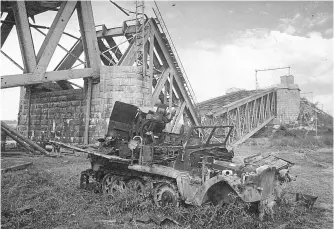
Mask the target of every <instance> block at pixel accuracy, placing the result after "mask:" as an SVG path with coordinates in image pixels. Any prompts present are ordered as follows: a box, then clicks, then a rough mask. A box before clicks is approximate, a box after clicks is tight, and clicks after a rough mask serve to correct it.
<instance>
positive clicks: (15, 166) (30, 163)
mask: <svg viewBox="0 0 334 229" xmlns="http://www.w3.org/2000/svg"><path fill="white" fill-rule="evenodd" d="M30 165H32V162H26V163H23V164H18V165H13V166H10V167H7V168H4V169H1V173H7V172H13V171H17V170H22V169H26V168H27V167H29V166H30Z"/></svg>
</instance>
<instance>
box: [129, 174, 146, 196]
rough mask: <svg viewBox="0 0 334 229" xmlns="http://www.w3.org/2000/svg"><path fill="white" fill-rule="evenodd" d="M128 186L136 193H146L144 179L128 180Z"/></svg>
mask: <svg viewBox="0 0 334 229" xmlns="http://www.w3.org/2000/svg"><path fill="white" fill-rule="evenodd" d="M127 187H128V188H129V189H130V190H131V191H134V192H136V193H140V194H142V193H144V190H145V185H144V183H143V181H141V180H140V179H137V178H135V179H131V180H129V181H128V182H127Z"/></svg>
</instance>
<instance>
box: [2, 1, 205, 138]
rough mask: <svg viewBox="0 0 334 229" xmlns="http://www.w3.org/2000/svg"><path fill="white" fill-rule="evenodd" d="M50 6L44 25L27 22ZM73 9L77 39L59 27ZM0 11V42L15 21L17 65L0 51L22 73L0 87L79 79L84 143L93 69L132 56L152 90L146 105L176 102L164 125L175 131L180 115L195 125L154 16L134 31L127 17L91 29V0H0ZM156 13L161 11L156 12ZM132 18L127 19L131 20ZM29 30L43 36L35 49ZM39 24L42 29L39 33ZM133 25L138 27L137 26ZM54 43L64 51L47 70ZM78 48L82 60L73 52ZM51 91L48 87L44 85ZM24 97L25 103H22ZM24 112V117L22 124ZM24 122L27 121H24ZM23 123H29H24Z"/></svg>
mask: <svg viewBox="0 0 334 229" xmlns="http://www.w3.org/2000/svg"><path fill="white" fill-rule="evenodd" d="M47 11H56V12H57V14H56V16H55V18H54V19H53V22H52V24H51V25H50V26H49V27H46V26H39V25H35V24H31V23H30V22H29V18H32V19H33V21H35V20H34V17H35V16H36V15H38V14H41V13H44V12H47ZM74 11H76V12H77V15H78V18H77V22H78V24H79V27H80V33H81V37H80V38H77V37H75V36H72V35H70V34H68V33H66V32H65V28H66V26H67V24H68V22H69V20H70V18H71V16H72V14H73V12H74ZM1 12H6V13H7V16H6V18H5V20H4V21H1V22H2V25H1V47H2V46H3V45H4V44H5V41H6V39H7V37H8V35H9V33H10V32H11V30H12V28H13V27H14V25H15V26H16V31H17V37H18V40H19V45H20V50H21V57H22V60H23V65H24V66H20V65H19V64H18V63H16V62H15V61H14V60H13V59H11V58H10V55H7V54H5V53H4V52H3V51H2V50H1V52H2V54H3V55H5V56H6V57H7V58H9V59H10V60H11V61H12V62H13V63H14V64H15V65H16V66H18V67H19V68H20V69H21V70H23V73H22V74H16V75H2V76H1V88H10V87H17V86H24V88H25V90H26V91H27V93H28V97H29V94H30V91H31V90H34V89H35V88H36V87H44V88H48V86H49V84H48V83H50V82H57V84H58V85H59V86H60V87H61V89H62V90H68V89H73V86H72V85H73V83H71V82H69V81H68V80H70V79H78V78H83V79H84V80H85V84H84V89H85V93H86V99H87V105H86V117H85V120H86V121H85V122H86V123H85V130H86V131H85V136H84V139H85V143H87V141H88V129H89V119H90V110H91V99H92V84H93V83H98V82H99V77H100V76H99V73H100V68H101V66H102V65H106V66H132V65H133V64H134V63H135V62H136V61H137V62H138V61H139V62H141V63H142V68H143V70H142V72H144V73H145V74H143V77H149V79H150V80H149V81H150V85H151V87H150V88H151V89H152V90H151V93H152V104H153V103H154V101H156V100H157V99H160V100H161V101H162V102H163V103H165V104H166V105H168V106H169V108H170V109H171V107H172V106H174V105H175V104H178V107H177V111H176V116H175V117H174V119H173V120H172V122H171V124H170V125H169V126H168V128H169V129H168V130H169V131H172V132H175V131H176V127H177V124H178V123H179V122H180V120H181V118H183V117H185V120H187V121H189V124H191V125H200V121H199V117H198V115H197V112H196V110H195V103H194V100H193V97H194V96H193V95H192V94H191V93H190V91H189V88H191V87H190V85H189V82H188V81H187V80H186V75H185V74H184V70H183V67H182V63H180V60H179V58H177V56H176V55H175V54H174V51H173V50H175V47H174V46H173V44H172V42H171V40H170V38H168V36H166V34H165V32H164V31H166V28H165V27H164V26H163V25H162V23H160V21H159V19H158V18H155V19H154V18H150V19H146V20H145V21H144V22H143V23H144V24H143V28H141V29H140V30H138V28H137V27H136V26H137V25H136V24H135V25H131V24H130V21H131V20H129V21H124V22H123V25H122V26H121V27H116V28H110V29H108V28H107V27H106V26H105V25H102V29H101V30H98V31H96V29H95V27H96V26H95V23H94V16H93V10H92V6H91V2H90V1H87V0H82V1H38V2H30V1H4V2H2V4H1ZM160 17H161V15H160ZM132 21H133V20H132ZM31 29H37V30H38V31H39V32H40V33H42V34H44V35H45V39H44V41H43V43H42V45H41V47H40V49H39V50H38V52H35V47H34V41H33V37H32V35H31ZM40 29H48V32H47V33H43V32H42V31H41V30H40ZM137 30H138V31H137ZM136 31H137V32H138V33H141V36H142V38H141V40H142V42H143V45H141V46H138V45H137V44H136V42H135V40H136V39H134V37H138V36H137V35H139V34H137V33H136ZM63 34H66V35H69V36H72V38H74V39H75V42H74V44H73V46H72V48H71V49H70V50H66V49H65V48H64V47H63V46H62V45H60V44H59V41H60V38H61V36H62V35H63ZM115 37H125V38H126V40H125V41H124V42H122V43H118V44H117V43H116V41H115V39H114V38H115ZM123 43H128V47H127V49H126V51H125V52H124V53H122V51H121V50H120V49H119V46H120V45H121V44H123ZM57 47H60V48H62V49H63V50H65V51H66V54H65V56H64V57H63V58H62V60H61V61H60V62H59V63H58V65H57V66H56V67H55V69H54V70H53V71H47V68H48V66H49V63H50V61H51V58H52V57H53V55H54V53H55V50H56V48H57ZM142 47H144V51H143V54H142V55H141V56H140V60H136V57H138V55H136V54H137V53H138V51H140V50H138V49H139V48H141V49H142ZM82 53H84V56H85V61H83V60H81V59H80V58H79V57H80V56H81V54H82ZM76 62H79V65H81V66H83V68H81V69H77V66H75V65H74V64H75V63H76ZM48 89H49V90H53V89H52V88H48ZM29 106H30V102H29V103H28V107H29ZM29 117H30V113H29V116H28V123H29V119H30V118H29ZM28 125H29V124H28ZM28 128H29V126H28Z"/></svg>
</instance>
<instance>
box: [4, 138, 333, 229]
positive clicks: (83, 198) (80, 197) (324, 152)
mask: <svg viewBox="0 0 334 229" xmlns="http://www.w3.org/2000/svg"><path fill="white" fill-rule="evenodd" d="M268 151H270V152H274V153H275V154H277V155H278V156H281V157H283V158H284V159H286V160H289V161H291V162H294V163H295V165H294V166H293V167H292V168H291V174H293V175H297V180H296V181H294V182H292V183H291V185H290V186H289V187H288V190H289V191H291V192H301V193H305V194H311V195H316V196H318V197H319V198H318V200H317V202H316V204H315V206H314V208H315V209H321V212H323V216H322V218H321V219H319V217H314V219H312V218H310V219H307V220H309V222H308V223H307V225H308V226H307V227H304V226H303V227H301V228H333V149H332V148H323V149H317V150H298V149H294V148H286V149H284V150H277V149H274V148H269V147H263V146H257V147H254V146H253V147H250V146H246V145H244V146H241V147H239V148H236V149H235V157H234V161H235V162H237V163H238V162H242V160H243V158H244V157H246V156H250V155H253V154H256V153H259V152H268ZM15 161H20V162H33V165H32V166H30V167H29V168H27V169H25V170H21V171H15V172H8V173H6V174H3V175H2V182H1V188H2V189H1V194H2V195H1V196H2V197H5V196H11V195H14V194H13V193H12V192H15V189H16V188H19V187H20V184H16V183H11V182H10V180H11V178H14V177H18V176H19V177H22V180H24V176H25V174H26V173H30V171H35V170H36V171H39V173H42V174H45V176H46V178H45V179H46V180H51V181H52V182H53V183H52V185H53V186H55V187H57V188H56V189H48V188H45V187H48V186H51V185H49V184H47V185H46V186H41V188H42V189H43V195H44V194H45V193H46V194H45V196H46V197H45V199H41V201H42V202H43V203H45V204H46V205H47V206H44V208H45V209H47V208H48V207H49V206H50V203H51V205H52V203H53V202H52V198H59V199H57V204H58V205H59V202H61V203H63V205H64V206H62V205H61V206H60V207H59V206H58V205H57V208H56V207H55V209H57V211H56V212H55V213H52V215H48V214H45V215H43V213H40V214H41V215H42V216H40V218H39V219H40V220H42V221H43V220H44V221H45V222H44V221H43V222H42V223H41V222H39V224H38V226H37V224H36V223H35V222H33V221H31V222H30V221H28V220H27V219H26V220H27V222H29V223H26V226H25V227H20V225H21V224H20V222H9V221H5V219H6V217H7V216H8V215H10V214H14V213H11V211H13V209H24V210H26V209H29V206H31V205H33V202H29V201H28V200H27V199H32V197H31V196H32V195H33V193H31V195H30V193H24V192H23V193H22V192H21V193H18V194H17V195H20V196H22V200H20V201H19V200H18V201H17V203H15V204H16V205H15V204H14V203H8V202H6V200H5V199H2V201H1V204H2V212H1V213H2V221H1V222H2V228H58V229H61V228H108V227H98V226H96V225H95V224H90V222H91V221H92V220H94V221H96V220H98V219H100V220H106V219H108V220H110V219H115V217H117V216H116V215H113V214H112V213H110V212H108V208H106V207H104V205H103V204H104V203H103V201H104V200H103V199H101V197H100V196H99V195H98V194H94V193H87V191H84V190H80V189H79V188H78V184H79V175H80V172H81V171H83V170H85V169H88V168H89V167H90V163H89V161H88V159H86V158H85V156H82V155H81V156H80V155H79V156H63V157H60V158H49V157H42V156H39V157H37V156H35V157H31V156H26V155H24V154H22V153H20V152H9V153H5V154H2V156H1V163H2V166H6V165H13V164H14V163H15ZM6 179H7V180H6ZM15 179H16V178H15ZM3 180H6V183H4V182H3ZM22 182H23V181H22ZM24 182H26V181H24ZM41 182H42V181H41ZM43 182H48V181H43ZM44 189H45V190H44ZM55 190H56V191H57V190H58V191H59V195H58V194H57V195H55V194H54V193H52V195H51V194H50V192H55ZM36 195H37V194H36ZM38 195H41V194H40V193H38ZM48 196H52V198H51V200H50V197H48ZM19 198H20V197H18V199H19ZM24 198H25V199H24ZM27 206H28V207H27ZM92 206H98V207H99V208H100V209H92ZM25 208H26V209H25ZM40 208H41V209H44V208H43V206H41V207H40ZM41 211H42V210H41ZM15 214H16V213H15ZM21 214H23V213H21ZM8 217H9V216H8ZM20 220H22V219H20ZM59 221H61V222H59ZM40 225H45V227H44V226H40ZM120 228H124V227H120ZM125 228H126V227H125ZM134 228H144V227H140V226H138V225H136V227H134ZM282 228H284V227H282Z"/></svg>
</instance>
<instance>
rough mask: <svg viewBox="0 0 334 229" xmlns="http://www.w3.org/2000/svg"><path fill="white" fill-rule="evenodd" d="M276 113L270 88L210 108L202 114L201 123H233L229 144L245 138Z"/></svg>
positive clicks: (239, 142)
mask: <svg viewBox="0 0 334 229" xmlns="http://www.w3.org/2000/svg"><path fill="white" fill-rule="evenodd" d="M275 115H276V90H275V88H271V89H268V90H265V91H262V92H260V93H258V94H255V95H252V96H249V97H246V98H243V99H240V100H238V101H235V102H233V103H230V104H228V105H226V106H223V107H220V108H217V109H215V110H212V111H211V112H210V113H208V114H207V115H204V116H202V119H201V122H202V125H233V126H234V129H233V131H232V133H231V136H230V138H229V144H232V145H238V144H241V143H242V142H244V141H245V140H247V139H248V138H249V137H251V136H252V135H253V134H255V133H256V132H257V131H259V130H260V129H261V128H262V127H264V126H265V125H267V124H268V123H269V122H270V121H271V120H273V119H274V118H275ZM222 134H223V133H222Z"/></svg>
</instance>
